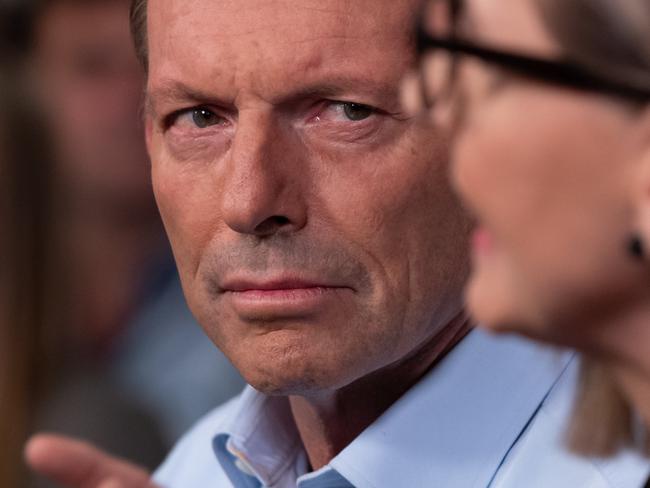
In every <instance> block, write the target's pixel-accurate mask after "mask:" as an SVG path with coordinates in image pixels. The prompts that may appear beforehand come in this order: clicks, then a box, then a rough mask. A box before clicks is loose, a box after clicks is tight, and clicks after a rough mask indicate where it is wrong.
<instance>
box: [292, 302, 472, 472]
mask: <svg viewBox="0 0 650 488" xmlns="http://www.w3.org/2000/svg"><path fill="white" fill-rule="evenodd" d="M470 330H471V325H470V321H469V320H468V319H467V317H466V316H465V314H464V313H463V314H460V315H458V316H457V317H456V318H455V319H454V320H452V321H451V322H450V323H449V324H448V325H446V326H445V327H444V328H443V329H442V330H441V331H440V332H438V333H437V334H436V335H434V336H433V337H432V338H431V339H430V340H429V341H427V342H426V343H425V344H424V346H423V347H421V348H420V349H418V351H417V352H415V353H414V354H413V355H411V356H409V357H408V358H406V359H405V360H403V361H400V363H399V364H396V365H391V366H389V367H387V368H385V369H382V370H381V371H378V372H375V373H372V374H370V375H368V376H366V377H364V378H362V379H360V380H357V381H356V382H354V383H353V384H351V385H349V386H346V387H345V388H342V389H340V390H336V391H334V392H331V393H330V394H325V395H320V396H318V397H304V396H291V397H289V402H290V404H291V410H292V413H293V417H294V420H295V422H296V426H297V428H298V432H299V433H300V437H301V440H302V442H303V445H304V447H305V450H306V452H307V456H308V458H309V461H310V464H311V467H312V469H314V470H318V469H320V468H322V467H323V466H325V465H326V464H328V463H329V462H330V461H331V460H332V459H333V458H334V457H335V456H336V455H338V454H339V453H340V452H341V451H342V450H343V449H344V448H345V447H346V446H347V445H348V444H350V443H351V442H352V441H353V440H354V439H355V438H356V437H357V436H359V434H361V432H363V431H364V430H365V429H366V428H367V427H368V426H370V424H372V423H373V422H374V421H375V420H377V419H378V418H379V417H380V416H381V415H382V414H383V413H384V412H385V411H386V410H387V409H388V408H389V407H390V406H391V405H392V404H393V403H395V402H396V401H397V400H398V399H399V398H400V397H401V396H402V395H403V394H404V393H405V392H406V391H407V390H408V389H409V388H411V387H412V386H413V385H414V384H415V383H417V382H418V380H420V378H422V376H424V374H426V373H427V372H428V371H429V370H430V369H431V367H433V366H434V365H435V364H436V363H437V362H438V361H439V360H440V359H441V358H442V357H443V356H444V355H445V354H446V353H447V352H449V351H450V350H451V349H452V348H453V347H454V346H455V345H456V344H458V342H460V341H461V340H462V339H463V338H464V337H465V336H466V335H467V333H468V332H469V331H470Z"/></svg>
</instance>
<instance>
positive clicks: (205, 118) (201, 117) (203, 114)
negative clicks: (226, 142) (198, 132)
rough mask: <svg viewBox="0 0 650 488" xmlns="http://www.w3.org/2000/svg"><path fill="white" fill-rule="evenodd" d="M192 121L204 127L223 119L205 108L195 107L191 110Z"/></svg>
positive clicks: (200, 127) (218, 122)
mask: <svg viewBox="0 0 650 488" xmlns="http://www.w3.org/2000/svg"><path fill="white" fill-rule="evenodd" d="M191 115H192V122H194V124H195V125H196V126H197V127H198V128H199V129H205V128H206V127H210V126H211V125H217V124H220V123H222V122H223V119H222V118H221V117H219V116H218V115H217V114H215V113H214V112H212V111H210V110H208V109H207V108H195V109H194V110H192V113H191Z"/></svg>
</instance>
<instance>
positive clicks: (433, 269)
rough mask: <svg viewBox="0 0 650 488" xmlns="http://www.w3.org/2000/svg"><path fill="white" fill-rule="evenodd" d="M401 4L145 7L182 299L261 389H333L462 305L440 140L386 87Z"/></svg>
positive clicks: (160, 186) (398, 51) (404, 61)
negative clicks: (403, 108)
mask: <svg viewBox="0 0 650 488" xmlns="http://www.w3.org/2000/svg"><path fill="white" fill-rule="evenodd" d="M416 4H417V2H416V1H415V0H413V1H410V0H400V1H396V0H357V1H355V2H349V1H346V0H300V1H290V0H279V1H275V2H268V1H265V0H236V1H235V0H219V1H214V0H210V1H208V0H191V1H188V0H159V1H156V2H151V3H150V7H149V11H148V15H149V20H148V29H149V51H150V53H149V55H150V72H149V80H148V95H149V107H148V115H147V126H148V127H147V135H148V143H149V149H150V155H151V157H152V161H153V180H154V190H155V192H156V196H157V200H158V204H159V207H160V210H161V213H162V215H163V219H164V221H165V225H166V227H167V231H168V233H169V236H170V238H171V241H172V245H173V248H174V253H175V256H176V260H177V263H178V266H179V269H180V273H181V277H182V281H183V286H184V289H185V293H186V295H187V298H188V302H189V304H190V307H191V309H192V310H193V312H194V313H195V315H196V316H197V318H198V320H199V322H200V323H201V324H202V325H203V327H204V328H205V330H206V331H207V333H208V335H209V336H210V337H211V338H212V340H213V341H214V342H215V344H217V345H218V346H219V347H220V348H221V349H222V350H223V351H224V352H225V354H226V355H227V356H228V357H230V359H231V360H232V361H233V363H234V364H235V366H236V367H237V368H238V369H239V370H240V371H241V372H242V374H243V375H244V377H245V378H246V379H247V380H248V382H249V383H251V384H252V385H253V386H255V387H256V388H258V389H260V390H262V391H265V392H268V393H281V394H309V393H310V392H311V393H314V392H321V391H325V390H333V389H338V388H341V387H343V386H345V385H347V384H349V383H351V382H353V381H354V380H356V379H359V378H361V377H363V376H366V375H368V374H369V373H371V372H375V371H377V370H380V369H382V368H388V367H392V366H394V365H396V364H399V362H400V361H402V360H404V359H405V358H407V357H409V356H411V354H415V353H417V352H418V349H419V348H421V347H422V346H423V344H424V343H425V342H426V341H427V339H430V338H431V337H432V336H433V335H434V334H436V333H437V332H438V331H440V329H441V328H442V327H443V326H444V325H446V324H447V322H448V321H449V320H450V319H451V318H452V317H453V316H455V315H456V314H457V313H458V312H459V310H460V307H461V305H460V298H459V297H460V294H461V289H462V283H463V280H464V278H465V276H466V256H465V254H466V253H465V247H466V246H465V237H466V227H467V222H466V220H465V217H464V215H463V214H462V212H461V211H460V210H459V208H458V206H457V204H456V202H455V201H454V199H453V197H452V196H451V193H450V191H449V189H448V186H447V181H446V170H447V168H446V164H447V152H446V150H447V145H446V142H445V141H443V140H441V138H440V137H439V136H437V135H436V133H435V132H434V131H433V130H432V128H431V127H430V126H427V125H426V124H425V123H424V122H423V121H418V120H409V119H408V118H407V117H406V116H405V115H404V114H403V113H402V112H401V108H400V105H399V103H398V100H397V95H398V88H399V83H400V79H401V77H402V75H403V74H404V73H405V72H406V71H407V70H408V69H409V67H410V66H411V65H412V61H413V60H412V54H411V46H410V40H409V31H408V26H409V25H410V24H411V20H412V16H413V14H414V11H415V7H416Z"/></svg>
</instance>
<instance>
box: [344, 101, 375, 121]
mask: <svg viewBox="0 0 650 488" xmlns="http://www.w3.org/2000/svg"><path fill="white" fill-rule="evenodd" d="M341 108H342V109H343V113H344V114H345V116H346V117H347V118H348V119H349V120H351V121H353V122H359V121H361V120H365V119H367V118H368V117H370V116H371V115H373V114H374V113H375V109H374V108H372V107H369V106H368V105H362V104H360V103H350V102H344V103H341Z"/></svg>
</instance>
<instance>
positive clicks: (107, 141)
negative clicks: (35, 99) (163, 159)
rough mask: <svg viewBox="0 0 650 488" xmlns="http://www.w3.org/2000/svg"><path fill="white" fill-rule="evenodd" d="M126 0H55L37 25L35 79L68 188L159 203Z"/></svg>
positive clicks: (120, 200)
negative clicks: (153, 189)
mask: <svg viewBox="0 0 650 488" xmlns="http://www.w3.org/2000/svg"><path fill="white" fill-rule="evenodd" d="M128 11H129V3H128V1H126V0H104V1H92V2H80V1H59V2H52V5H51V6H48V7H46V8H45V10H44V11H43V12H42V14H41V15H40V17H39V19H38V22H37V24H36V29H35V41H36V43H35V49H34V61H35V63H34V65H35V79H36V82H37V86H38V88H39V90H40V93H41V94H42V97H41V98H42V101H43V108H44V111H45V113H46V115H47V116H48V119H49V125H50V128H51V133H52V135H53V139H54V140H53V142H54V143H55V146H56V151H57V156H58V159H59V161H58V163H59V165H60V166H59V174H60V175H61V176H62V179H63V183H64V184H65V185H66V190H68V191H72V192H76V193H81V194H82V196H83V197H85V198H90V199H101V200H103V201H108V203H111V204H113V203H114V204H119V205H126V206H129V205H133V204H134V203H136V204H138V203H140V202H142V203H145V204H147V205H148V206H149V207H152V206H153V196H152V193H151V184H150V175H149V165H148V160H147V155H146V149H145V146H144V143H143V141H142V139H143V138H142V133H143V128H142V118H141V115H140V109H141V101H142V96H141V95H142V83H143V77H142V70H141V68H140V66H139V65H138V61H137V59H136V57H135V54H134V52H133V46H132V41H131V36H130V32H129V15H128Z"/></svg>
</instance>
